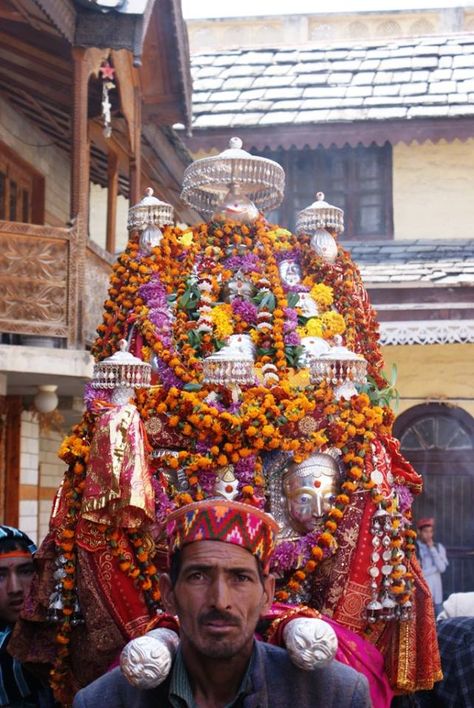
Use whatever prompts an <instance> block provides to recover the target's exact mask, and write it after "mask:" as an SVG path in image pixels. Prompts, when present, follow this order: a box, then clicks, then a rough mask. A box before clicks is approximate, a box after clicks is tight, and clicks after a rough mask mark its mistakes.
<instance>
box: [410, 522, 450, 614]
mask: <svg viewBox="0 0 474 708" xmlns="http://www.w3.org/2000/svg"><path fill="white" fill-rule="evenodd" d="M417 546H418V556H419V559H420V563H421V567H422V569H423V575H424V576H425V579H426V582H427V583H428V586H429V588H430V590H431V595H432V597H433V603H434V607H435V615H438V613H439V612H441V609H442V602H443V583H442V580H441V575H442V573H444V571H445V570H446V568H447V567H448V564H449V563H448V559H447V557H446V549H445V547H444V546H443V545H442V544H441V543H435V541H434V519H420V520H419V522H418V540H417Z"/></svg>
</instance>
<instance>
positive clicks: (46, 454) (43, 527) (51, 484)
mask: <svg viewBox="0 0 474 708" xmlns="http://www.w3.org/2000/svg"><path fill="white" fill-rule="evenodd" d="M62 438H63V435H62V434H61V433H58V432H56V431H49V432H47V433H43V434H42V435H41V438H40V441H39V486H40V499H39V503H38V535H39V539H40V540H42V539H43V538H44V537H45V536H46V534H47V532H48V527H49V517H50V514H51V507H52V504H53V500H54V495H55V491H56V490H57V488H58V487H59V484H60V483H61V480H62V478H63V475H64V470H65V467H66V466H65V464H64V462H63V461H62V460H60V459H59V457H58V449H59V446H60V444H61V440H62ZM45 497H47V498H45Z"/></svg>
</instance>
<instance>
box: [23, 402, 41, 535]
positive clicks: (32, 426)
mask: <svg viewBox="0 0 474 708" xmlns="http://www.w3.org/2000/svg"><path fill="white" fill-rule="evenodd" d="M38 481H39V426H38V422H37V421H36V420H35V418H34V416H33V414H32V413H31V411H23V413H22V416H21V433H20V487H21V485H24V484H27V485H31V486H35V487H37V486H38ZM18 525H19V527H20V529H21V530H22V531H24V532H25V533H27V534H28V536H30V538H31V539H32V540H33V541H34V542H35V543H37V542H38V501H37V500H36V499H21V498H20V508H19V522H18Z"/></svg>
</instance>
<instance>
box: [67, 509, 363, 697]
mask: <svg viewBox="0 0 474 708" xmlns="http://www.w3.org/2000/svg"><path fill="white" fill-rule="evenodd" d="M277 531H278V527H277V525H276V523H275V521H274V520H273V518H272V517H271V516H269V515H268V514H265V513H264V512H262V511H260V510H258V509H255V508H253V507H251V506H249V505H247V504H240V503H238V502H227V501H221V500H207V501H205V502H195V503H193V504H190V505H188V506H186V507H182V508H181V509H179V510H178V511H176V512H174V513H173V514H171V515H170V517H168V521H167V534H168V543H169V549H170V572H169V575H163V576H162V578H161V593H162V600H163V604H164V606H165V608H166V610H167V612H169V613H171V614H173V615H177V616H178V619H179V623H180V649H179V650H178V653H177V655H176V658H175V661H174V664H173V667H172V670H171V672H170V674H169V676H168V678H167V680H166V681H165V682H164V683H163V684H161V685H160V686H158V687H156V688H154V689H150V690H141V689H138V688H135V687H133V686H131V685H130V684H129V683H128V682H127V680H126V679H125V678H124V677H123V676H122V674H121V672H120V669H114V670H113V671H111V672H110V673H108V674H106V675H105V676H102V677H101V678H100V679H98V680H97V681H94V683H92V684H90V686H87V687H86V688H84V689H82V690H81V691H79V693H78V694H77V695H76V698H75V700H74V708H92V707H93V708H96V707H97V706H98V705H101V706H107V708H119V707H122V706H123V708H125V707H126V708H165V706H166V708H168V707H169V706H170V707H171V708H197V707H198V706H199V708H220V707H222V708H224V707H226V708H231V707H232V708H240V707H241V708H257V707H259V708H263V707H264V706H268V707H269V708H270V707H271V708H288V707H289V706H291V705H292V704H294V705H297V706H298V708H305V707H306V706H308V708H309V706H311V707H312V708H317V707H318V706H321V708H323V707H324V708H331V706H333V707H334V708H336V706H337V708H346V707H349V706H350V707H351V708H366V707H367V708H368V707H369V706H370V705H371V701H370V698H369V688H368V683H367V680H366V678H365V677H364V676H362V674H359V673H358V672H356V671H354V670H353V669H351V668H349V667H347V666H344V665H342V664H340V663H338V662H337V661H333V662H332V663H331V664H330V665H329V666H328V667H326V668H322V669H314V670H313V671H303V670H301V669H298V668H296V667H295V666H294V665H293V664H292V662H291V660H290V659H289V657H288V654H287V652H286V651H285V650H284V649H280V648H278V647H274V646H270V645H268V644H264V643H262V642H259V641H255V639H254V632H255V628H256V626H257V622H258V620H259V617H260V616H261V615H262V614H264V613H265V612H266V611H267V610H268V609H269V608H270V606H271V603H272V600H273V594H274V584H275V581H274V578H273V577H272V576H271V575H270V574H269V573H268V567H269V561H270V557H271V553H272V551H273V548H274V543H275V537H276V533H277Z"/></svg>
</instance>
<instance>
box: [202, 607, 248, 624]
mask: <svg viewBox="0 0 474 708" xmlns="http://www.w3.org/2000/svg"><path fill="white" fill-rule="evenodd" d="M211 622H223V623H225V624H230V625H234V626H235V627H240V620H239V618H238V617H235V616H234V615H233V614H232V613H231V612H225V611H223V610H209V612H206V613H205V614H202V615H201V616H200V618H199V624H209V623H211Z"/></svg>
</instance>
